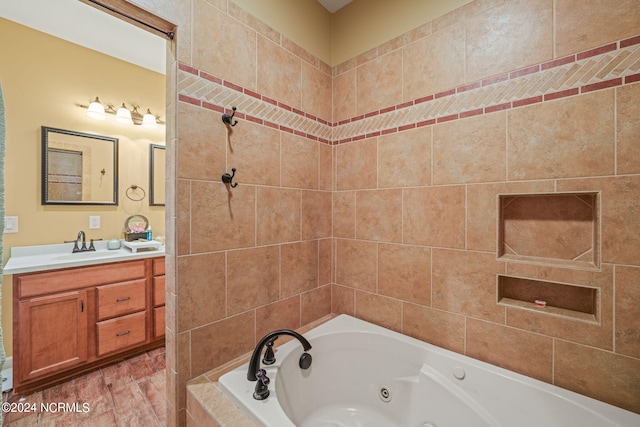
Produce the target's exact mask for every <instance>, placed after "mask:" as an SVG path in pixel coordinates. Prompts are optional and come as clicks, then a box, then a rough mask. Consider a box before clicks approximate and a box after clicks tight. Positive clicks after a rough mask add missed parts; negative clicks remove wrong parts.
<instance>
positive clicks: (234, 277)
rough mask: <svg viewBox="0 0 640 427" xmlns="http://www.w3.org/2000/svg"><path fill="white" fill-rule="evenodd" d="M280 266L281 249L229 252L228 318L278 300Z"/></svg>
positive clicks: (274, 247)
mask: <svg viewBox="0 0 640 427" xmlns="http://www.w3.org/2000/svg"><path fill="white" fill-rule="evenodd" d="M279 266H280V249H279V248H278V247H277V246H266V247H261V248H250V249H242V250H237V251H229V252H227V316H233V315H234V314H238V313H240V312H243V311H246V310H249V309H252V308H256V307H258V306H261V305H265V304H269V303H271V302H274V301H277V300H278V298H279V296H280V269H279Z"/></svg>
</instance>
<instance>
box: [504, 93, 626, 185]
mask: <svg viewBox="0 0 640 427" xmlns="http://www.w3.org/2000/svg"><path fill="white" fill-rule="evenodd" d="M508 121H509V129H508V134H509V135H508V142H507V143H508V148H507V149H508V153H509V154H508V164H509V169H508V179H510V180H518V179H544V178H570V177H580V176H598V175H610V174H613V173H614V171H615V170H614V160H615V159H614V158H615V153H614V132H615V131H614V91H613V90H603V91H598V92H592V93H588V94H585V95H581V96H578V97H572V98H565V99H560V100H556V101H550V102H545V103H542V104H535V105H532V106H529V107H524V108H516V109H513V110H510V111H509V113H508Z"/></svg>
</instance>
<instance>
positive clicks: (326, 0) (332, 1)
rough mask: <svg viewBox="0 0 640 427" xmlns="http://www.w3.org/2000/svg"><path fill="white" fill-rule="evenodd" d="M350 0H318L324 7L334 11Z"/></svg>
mask: <svg viewBox="0 0 640 427" xmlns="http://www.w3.org/2000/svg"><path fill="white" fill-rule="evenodd" d="M351 1H352V0H318V2H319V3H320V4H321V5H323V6H324V7H325V9H327V10H328V11H329V12H331V13H334V12H335V11H337V10H338V9H342V8H343V7H345V6H346V5H348V4H349V3H351Z"/></svg>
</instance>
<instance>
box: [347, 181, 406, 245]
mask: <svg viewBox="0 0 640 427" xmlns="http://www.w3.org/2000/svg"><path fill="white" fill-rule="evenodd" d="M356 238H358V239H364V240H380V241H384V242H401V241H402V190H400V189H390V190H366V191H356Z"/></svg>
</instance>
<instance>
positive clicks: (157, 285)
mask: <svg viewBox="0 0 640 427" xmlns="http://www.w3.org/2000/svg"><path fill="white" fill-rule="evenodd" d="M164 300H165V298H164V276H159V277H154V278H153V306H154V307H157V306H159V305H164Z"/></svg>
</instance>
